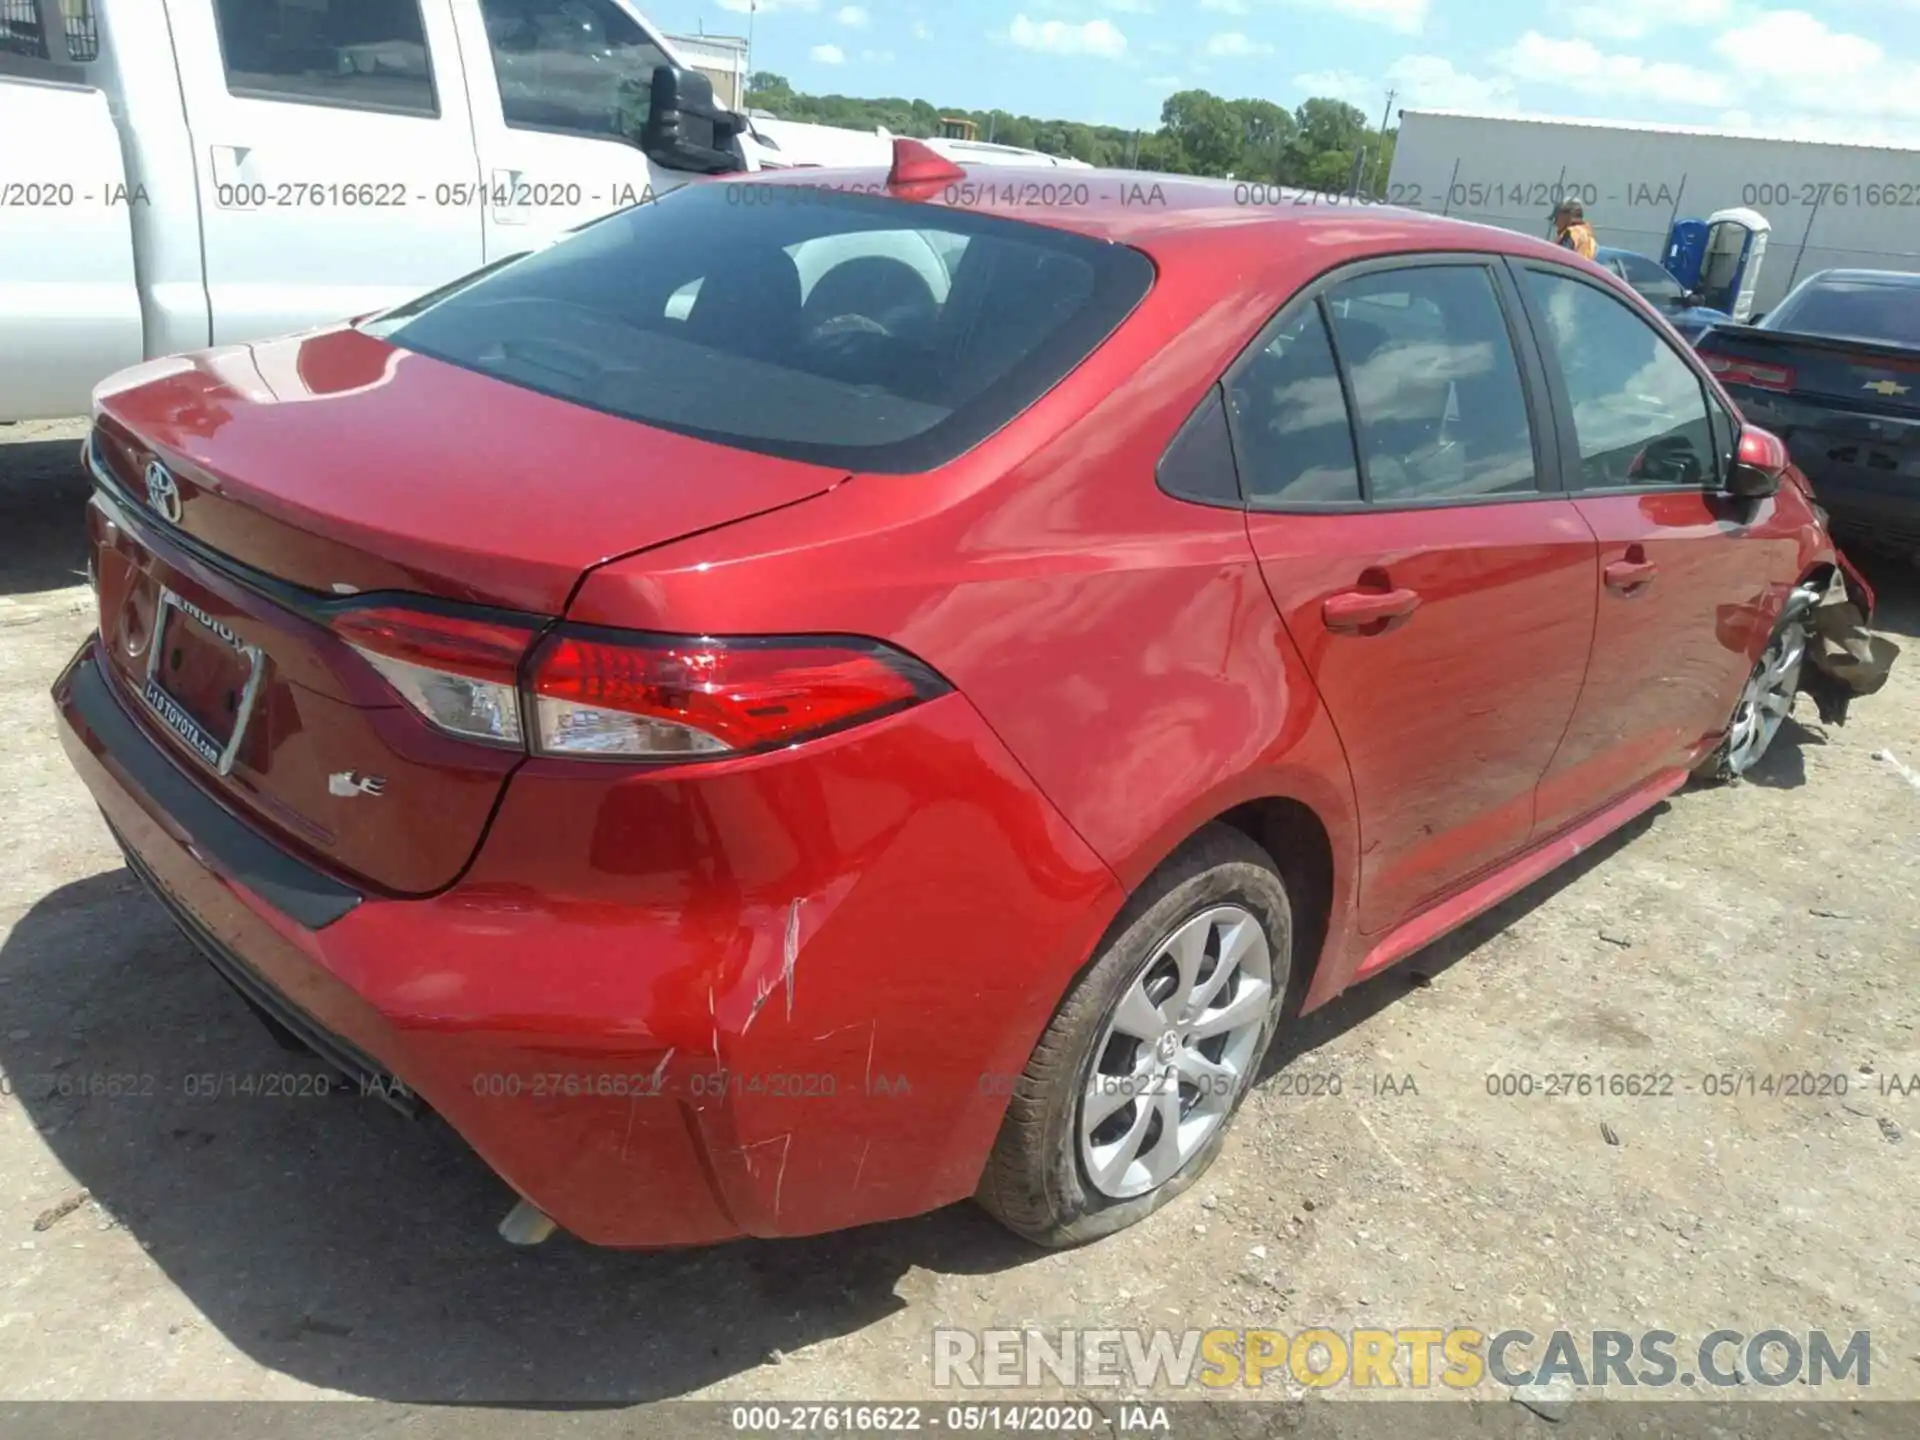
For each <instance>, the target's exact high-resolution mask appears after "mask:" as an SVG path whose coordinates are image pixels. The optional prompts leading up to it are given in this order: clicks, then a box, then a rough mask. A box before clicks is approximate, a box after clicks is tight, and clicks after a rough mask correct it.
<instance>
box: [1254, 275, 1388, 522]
mask: <svg viewBox="0 0 1920 1440" xmlns="http://www.w3.org/2000/svg"><path fill="white" fill-rule="evenodd" d="M1227 394H1228V399H1229V401H1230V403H1231V405H1232V409H1233V434H1234V445H1235V450H1236V453H1237V454H1238V455H1239V457H1240V478H1241V483H1242V484H1243V485H1244V486H1245V487H1246V496H1247V500H1248V501H1249V503H1251V504H1254V505H1258V506H1285V507H1289V508H1290V507H1292V506H1296V505H1303V506H1304V505H1329V504H1348V505H1351V504H1353V503H1355V502H1356V501H1358V500H1359V499H1360V470H1359V466H1358V465H1357V464H1356V463H1355V461H1354V454H1353V428H1352V426H1351V425H1350V424H1349V422H1348V419H1347V401H1346V396H1345V394H1344V393H1343V392H1342V391H1341V388H1340V372H1339V370H1338V369H1337V368H1336V367H1335V366H1334V363H1333V347H1332V345H1331V344H1329V343H1328V340H1327V327H1326V321H1325V319H1324V317H1323V315H1322V313H1321V307H1320V305H1319V304H1318V303H1315V304H1311V305H1306V306H1303V307H1302V308H1301V310H1300V311H1299V313H1298V314H1296V315H1294V316H1292V317H1291V318H1289V319H1287V320H1285V321H1284V323H1282V325H1281V326H1280V328H1279V330H1278V331H1276V332H1275V333H1274V334H1273V335H1272V337H1271V338H1269V339H1268V341H1267V343H1266V344H1265V345H1263V346H1261V347H1260V349H1258V350H1257V351H1255V352H1254V353H1253V354H1252V355H1251V356H1250V357H1248V358H1247V359H1246V360H1245V361H1243V362H1242V363H1241V364H1240V366H1239V367H1237V368H1236V370H1235V372H1234V374H1233V376H1232V378H1231V379H1230V380H1229V381H1228V387H1227Z"/></svg>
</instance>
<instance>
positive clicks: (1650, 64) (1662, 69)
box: [1494, 30, 1736, 106]
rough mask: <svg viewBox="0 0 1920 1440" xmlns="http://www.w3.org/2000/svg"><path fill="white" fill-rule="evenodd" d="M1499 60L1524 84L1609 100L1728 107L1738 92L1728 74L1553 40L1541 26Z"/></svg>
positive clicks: (1590, 44)
mask: <svg viewBox="0 0 1920 1440" xmlns="http://www.w3.org/2000/svg"><path fill="white" fill-rule="evenodd" d="M1494 61H1495V63H1496V64H1497V65H1499V67H1500V68H1501V69H1502V70H1504V71H1505V72H1506V73H1507V74H1508V75H1509V76H1511V77H1512V78H1513V79H1514V80H1515V81H1517V82H1519V83H1521V84H1530V85H1538V86H1546V87H1551V88H1554V89H1557V90H1561V91H1570V92H1574V93H1577V94H1582V95H1597V96H1604V97H1606V98H1607V99H1610V100H1657V101H1662V102H1665V103H1667V104H1675V103H1678V104H1684V105H1715V106H1725V105H1729V104H1731V103H1732V101H1733V97H1734V95H1735V93H1736V87H1735V86H1734V85H1733V84H1732V83H1731V82H1730V81H1729V80H1728V78H1727V77H1726V76H1724V75H1715V74H1711V73H1709V72H1708V71H1705V70H1700V69H1697V68H1696V67H1694V66H1691V65H1682V64H1678V63H1676V62H1674V61H1669V60H1646V59H1642V58H1641V57H1640V56H1638V55H1615V54H1608V53H1607V52H1605V51H1603V50H1601V49H1600V48H1599V47H1598V46H1597V45H1595V44H1594V43H1593V42H1592V41H1591V40H1550V39H1548V38H1547V37H1546V36H1545V35H1542V34H1541V33H1540V32H1539V31H1537V30H1529V31H1527V33H1526V34H1524V35H1522V36H1521V37H1520V38H1519V39H1518V40H1517V41H1515V42H1514V44H1513V45H1512V47H1511V48H1510V49H1507V50H1503V51H1501V52H1500V53H1499V54H1497V55H1496V56H1495V57H1494Z"/></svg>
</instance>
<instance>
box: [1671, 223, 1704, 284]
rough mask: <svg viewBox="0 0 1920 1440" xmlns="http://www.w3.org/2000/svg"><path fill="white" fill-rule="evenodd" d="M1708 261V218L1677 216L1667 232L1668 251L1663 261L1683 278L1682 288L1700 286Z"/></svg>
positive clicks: (1675, 275)
mask: <svg viewBox="0 0 1920 1440" xmlns="http://www.w3.org/2000/svg"><path fill="white" fill-rule="evenodd" d="M1706 263H1707V222H1706V221H1704V220H1676V221H1674V222H1673V229H1671V230H1669V231H1668V232H1667V249H1666V253H1665V254H1664V255H1662V256H1661V257H1660V264H1661V265H1662V266H1663V267H1664V268H1665V269H1666V272H1667V273H1668V274H1669V275H1671V276H1672V277H1673V278H1674V279H1675V280H1677V281H1679V282H1680V288H1681V289H1682V290H1688V291H1693V290H1698V289H1699V288H1700V272H1701V270H1702V269H1704V268H1705V267H1706Z"/></svg>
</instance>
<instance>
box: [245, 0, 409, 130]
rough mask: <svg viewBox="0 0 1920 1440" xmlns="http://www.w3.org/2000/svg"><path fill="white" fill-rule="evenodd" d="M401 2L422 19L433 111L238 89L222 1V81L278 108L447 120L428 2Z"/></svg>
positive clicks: (247, 96)
mask: <svg viewBox="0 0 1920 1440" xmlns="http://www.w3.org/2000/svg"><path fill="white" fill-rule="evenodd" d="M399 3H401V4H411V5H412V6H413V10H414V13H415V14H416V15H418V16H419V17H420V45H421V48H422V49H423V50H425V51H426V52H427V94H428V95H429V96H431V97H432V100H433V108H432V109H431V110H422V109H420V108H419V107H418V106H415V105H382V104H379V103H378V102H376V101H371V100H329V99H325V98H323V97H321V96H318V95H291V94H288V93H286V92H285V91H281V90H260V89H256V88H254V87H253V86H250V85H241V86H235V84H234V83H233V66H232V64H231V63H229V61H228V59H227V36H226V31H225V29H224V27H223V26H222V24H221V21H220V0H210V8H211V9H212V11H213V31H214V37H215V39H216V40H217V41H218V43H219V47H220V81H221V83H222V84H223V85H225V86H226V90H227V94H228V95H230V96H232V97H233V98H234V99H235V100H261V101H265V102H267V103H269V104H274V105H312V106H316V107H318V108H319V109H322V110H355V111H358V112H360V113H361V114H364V115H393V116H397V117H399V118H401V119H405V120H444V119H446V118H447V115H446V106H445V105H443V104H441V102H440V67H439V64H438V61H437V57H436V56H435V54H434V49H433V37H432V35H430V34H429V33H428V30H427V7H426V3H425V0H399Z"/></svg>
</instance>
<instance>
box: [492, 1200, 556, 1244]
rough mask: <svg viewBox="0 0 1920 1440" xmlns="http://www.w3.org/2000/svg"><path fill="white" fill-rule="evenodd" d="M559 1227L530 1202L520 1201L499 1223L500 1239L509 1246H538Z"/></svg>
mask: <svg viewBox="0 0 1920 1440" xmlns="http://www.w3.org/2000/svg"><path fill="white" fill-rule="evenodd" d="M559 1228H560V1227H559V1226H558V1225H556V1224H554V1223H553V1221H552V1219H550V1218H549V1217H548V1215H547V1213H546V1212H545V1211H544V1210H542V1209H541V1208H540V1207H539V1206H537V1205H535V1204H534V1203H533V1202H532V1201H530V1200H522V1201H520V1203H519V1204H517V1205H515V1206H514V1207H513V1209H511V1210H509V1211H508V1212H507V1218H506V1219H504V1220H502V1221H501V1222H500V1238H501V1239H502V1240H505V1241H506V1242H507V1243H508V1244H509V1245H538V1244H540V1242H541V1241H543V1240H547V1239H550V1238H551V1237H552V1235H553V1232H554V1231H556V1230H558V1229H559Z"/></svg>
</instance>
